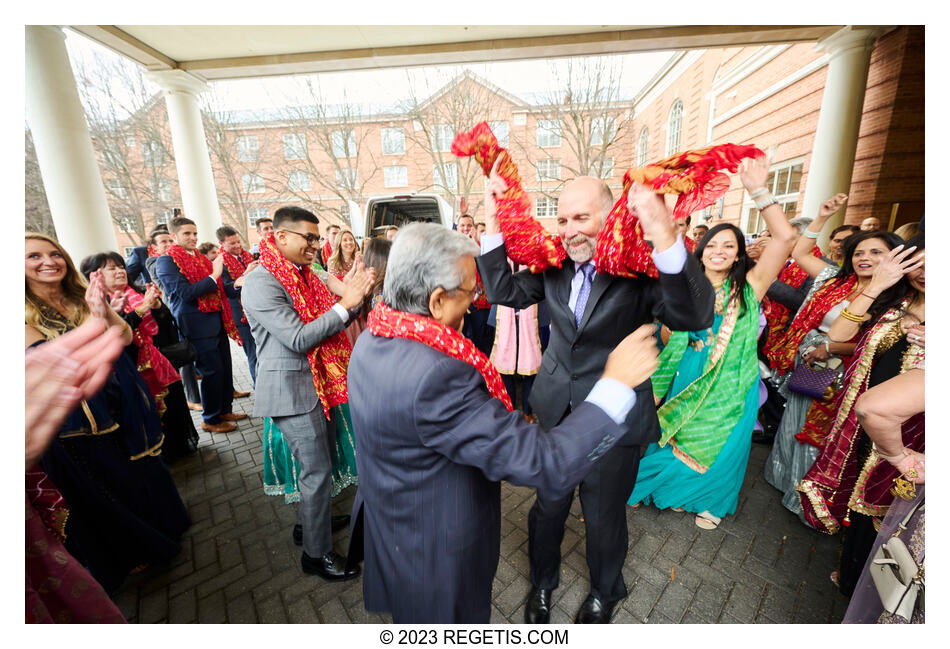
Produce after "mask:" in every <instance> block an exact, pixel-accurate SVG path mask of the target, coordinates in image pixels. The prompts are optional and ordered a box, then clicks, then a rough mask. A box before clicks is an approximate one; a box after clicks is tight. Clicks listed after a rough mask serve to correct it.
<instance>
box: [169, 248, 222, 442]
mask: <svg viewBox="0 0 950 649" xmlns="http://www.w3.org/2000/svg"><path fill="white" fill-rule="evenodd" d="M195 254H197V253H195ZM155 270H156V273H157V274H158V281H159V282H161V284H162V286H163V287H164V289H165V293H164V296H163V297H164V298H165V303H166V304H168V308H169V309H171V312H172V315H174V316H175V322H177V323H178V329H179V331H181V335H183V336H184V337H185V338H187V339H188V340H190V341H191V344H192V346H194V348H195V351H196V352H197V353H198V358H197V359H196V360H195V366H196V367H197V369H198V372H199V373H200V374H201V404H202V406H203V408H204V411H203V412H202V415H201V416H202V419H203V420H204V422H205V423H206V424H218V423H220V422H221V415H223V414H226V413H229V412H231V401H232V400H233V398H234V387H233V385H232V383H231V347H230V345H228V336H227V333H226V332H225V330H224V323H223V322H222V320H221V312H220V311H214V312H211V313H203V312H202V311H201V310H200V309H199V308H198V298H199V297H201V296H202V295H207V294H208V293H211V292H212V291H214V290H216V289H217V282H215V281H214V279H212V278H211V276H208V277H205V278H204V279H202V280H199V281H197V282H195V283H194V284H192V283H191V282H189V281H188V279H187V278H185V276H184V275H183V274H182V272H181V270H179V268H178V264H176V263H175V260H174V259H172V258H171V257H170V256H169V255H162V256H161V257H159V258H158V261H157V262H156V264H155Z"/></svg>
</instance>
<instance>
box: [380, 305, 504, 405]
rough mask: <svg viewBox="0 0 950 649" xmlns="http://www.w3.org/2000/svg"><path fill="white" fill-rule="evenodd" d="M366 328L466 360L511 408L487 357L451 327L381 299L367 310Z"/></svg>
mask: <svg viewBox="0 0 950 649" xmlns="http://www.w3.org/2000/svg"><path fill="white" fill-rule="evenodd" d="M367 327H368V328H369V331H370V333H371V334H373V335H374V336H380V337H382V338H405V339H406V340H414V341H416V342H419V343H422V344H423V345H428V346H429V347H431V348H432V349H434V350H436V351H440V352H442V353H443V354H446V355H447V356H451V357H452V358H454V359H456V360H460V361H462V362H463V363H468V364H469V365H471V366H472V367H474V368H475V369H476V370H477V371H478V373H479V374H481V375H482V378H483V379H485V385H486V386H488V393H489V394H490V395H491V396H493V397H495V398H496V399H499V400H501V402H502V403H503V404H505V407H506V408H507V409H508V411H509V412H510V411H511V410H513V409H514V408H513V407H512V405H511V398H510V397H509V396H508V391H507V390H505V384H504V383H503V382H502V380H501V374H499V373H498V370H497V369H495V366H494V365H492V364H491V363H490V362H489V360H488V357H487V356H485V354H483V353H482V352H481V351H479V349H478V348H477V347H476V346H475V343H473V342H472V341H471V340H469V339H468V338H466V337H465V336H463V335H462V334H460V333H459V332H458V331H456V330H455V329H452V328H451V327H447V326H445V325H444V324H442V323H440V322H436V321H435V320H433V319H432V318H429V317H427V316H422V315H417V314H415V313H406V312H405V311H396V310H395V309H392V308H390V307H388V306H386V304H385V303H383V302H380V303H379V304H377V305H376V306H375V307H374V308H373V310H372V311H370V312H369V317H368V318H367Z"/></svg>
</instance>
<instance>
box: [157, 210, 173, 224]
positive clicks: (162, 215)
mask: <svg viewBox="0 0 950 649" xmlns="http://www.w3.org/2000/svg"><path fill="white" fill-rule="evenodd" d="M173 218H175V210H163V211H161V212H158V213H156V214H155V225H168V222H169V221H171V220H172V219H173Z"/></svg>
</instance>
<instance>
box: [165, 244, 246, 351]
mask: <svg viewBox="0 0 950 649" xmlns="http://www.w3.org/2000/svg"><path fill="white" fill-rule="evenodd" d="M166 254H167V255H168V256H169V257H171V258H172V259H174V260H175V263H176V264H178V269H179V270H180V271H181V274H182V275H184V276H185V279H187V280H188V281H189V282H191V283H192V284H194V283H195V282H200V281H201V280H203V279H204V278H206V277H208V276H209V275H210V274H211V273H212V272H213V271H214V267H213V266H212V264H211V261H210V260H209V259H208V258H207V257H205V256H204V255H201V254H198V253H189V252H188V251H187V250H185V249H184V248H182V247H181V246H179V245H178V244H177V243H173V244H172V245H171V246H170V247H169V248H168V252H167V253H166ZM198 309H199V310H200V311H201V312H202V313H214V312H215V311H220V312H221V321H222V322H223V323H224V330H225V331H226V332H227V333H228V336H229V337H230V338H231V340H233V341H234V342H236V343H237V344H238V345H241V344H242V342H241V336H240V334H238V330H237V327H236V326H235V325H234V316H233V315H232V314H231V303H230V302H228V298H227V296H226V295H225V294H224V284H223V283H222V282H221V278H220V277H219V278H218V288H217V290H214V291H211V292H209V293H205V294H204V295H202V296H201V297H199V298H198Z"/></svg>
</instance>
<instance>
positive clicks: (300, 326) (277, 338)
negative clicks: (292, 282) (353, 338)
mask: <svg viewBox="0 0 950 649" xmlns="http://www.w3.org/2000/svg"><path fill="white" fill-rule="evenodd" d="M314 280H315V281H319V280H317V279H316V277H314ZM241 305H242V306H243V307H244V315H245V316H247V323H248V324H249V325H250V327H251V335H252V336H254V343H255V344H256V345H257V385H256V387H255V397H254V416H255V417H288V416H290V415H302V414H305V413H308V412H310V411H311V410H313V409H314V407H315V406H316V405H317V403H318V401H319V400H320V399H319V397H318V396H317V392H316V390H315V389H314V387H313V374H311V372H310V362H309V361H308V360H307V352H309V351H310V350H311V349H313V348H314V347H316V346H317V345H318V344H319V343H320V342H321V341H323V339H325V338H327V337H329V336H332V335H333V334H335V333H338V332H340V331H342V330H343V328H344V327H345V326H346V322H344V321H343V319H342V318H340V316H339V314H337V313H336V311H327V312H326V313H324V314H323V315H322V316H320V317H319V318H317V319H316V320H314V321H313V322H309V323H307V324H304V322H303V321H302V320H301V319H300V316H299V315H297V311H296V310H295V309H294V304H293V300H291V298H290V294H289V293H288V292H287V290H286V289H285V288H284V287H283V286H282V285H281V283H280V282H279V281H277V278H276V277H274V276H273V275H272V274H271V272H270V271H269V270H267V269H266V268H264V267H263V266H258V267H257V268H255V269H254V270H252V271H251V273H250V274H249V275H248V276H247V278H245V280H244V287H243V289H242V291H241Z"/></svg>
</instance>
